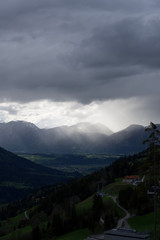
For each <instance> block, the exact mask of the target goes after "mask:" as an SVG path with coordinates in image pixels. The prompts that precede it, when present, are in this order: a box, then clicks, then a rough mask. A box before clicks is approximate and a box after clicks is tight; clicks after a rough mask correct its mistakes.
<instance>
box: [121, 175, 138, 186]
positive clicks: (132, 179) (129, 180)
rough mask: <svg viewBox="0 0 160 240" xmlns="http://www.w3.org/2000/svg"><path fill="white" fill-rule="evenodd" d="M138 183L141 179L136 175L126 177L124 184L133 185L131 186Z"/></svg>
mask: <svg viewBox="0 0 160 240" xmlns="http://www.w3.org/2000/svg"><path fill="white" fill-rule="evenodd" d="M138 181H140V178H139V176H136V175H132V176H125V177H124V179H123V182H124V183H131V184H134V183H136V182H138Z"/></svg>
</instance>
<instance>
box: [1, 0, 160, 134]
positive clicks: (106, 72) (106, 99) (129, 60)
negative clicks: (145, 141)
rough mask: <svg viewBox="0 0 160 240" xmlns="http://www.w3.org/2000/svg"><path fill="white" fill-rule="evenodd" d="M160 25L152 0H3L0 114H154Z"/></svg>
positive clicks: (108, 118)
mask: <svg viewBox="0 0 160 240" xmlns="http://www.w3.org/2000/svg"><path fill="white" fill-rule="evenodd" d="M159 29H160V3H159V1H158V0H141V1H139V0H134V1H129V0H112V1H110V0H81V1H75V0H27V1H26V0H5V1H1V2H0V52H1V54H0V102H1V104H0V120H1V121H6V120H12V119H19V118H21V119H23V120H25V119H26V120H29V121H33V122H35V123H37V124H39V126H41V127H43V126H52V124H53V119H54V124H53V125H55V126H56V125H57V123H59V125H60V124H64V123H67V124H69V125H71V124H72V123H73V124H74V123H77V122H78V121H95V119H96V121H100V122H103V123H104V122H105V123H106V124H108V125H109V126H110V127H111V128H112V129H114V126H115V125H116V124H117V129H118V128H122V127H124V125H126V124H129V123H131V122H137V123H141V124H147V123H146V122H149V121H151V120H155V121H157V119H159V117H160V116H159V110H160V109H159V106H160V104H159V102H160V97H159V89H160V80H159V79H160V44H159V43H160V31H159ZM34 102H35V103H34ZM55 102H58V103H55ZM43 105H44V107H42V106H43ZM37 106H38V109H37ZM44 108H45V109H46V111H45V110H44ZM42 109H43V111H42ZM58 109H59V110H58ZM47 111H48V112H47ZM51 111H53V112H54V113H55V114H51ZM95 112H96V113H95ZM65 113H66V114H65ZM93 113H94V114H93ZM118 116H119V123H118V121H117V120H116V121H115V119H116V118H118ZM120 116H121V117H120ZM113 123H114V124H113ZM113 125H114V126H113ZM117 129H116V128H115V130H117Z"/></svg>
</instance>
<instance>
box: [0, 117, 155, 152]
mask: <svg viewBox="0 0 160 240" xmlns="http://www.w3.org/2000/svg"><path fill="white" fill-rule="evenodd" d="M158 126H159V125H158ZM147 136H148V133H147V132H145V127H144V126H141V125H131V126H129V127H128V128H126V129H124V130H122V131H119V132H116V133H113V132H112V131H111V130H110V129H109V128H107V127H105V126H104V125H102V124H90V123H79V124H76V125H73V126H70V127H69V126H61V127H55V128H51V129H40V128H38V127H37V126H36V125H34V124H32V123H30V122H24V121H11V122H8V123H0V146H1V147H3V148H5V149H7V150H9V151H12V152H28V153H122V154H129V153H135V152H139V151H142V150H143V149H144V148H145V146H144V145H143V144H142V142H143V140H145V139H146V138H147Z"/></svg>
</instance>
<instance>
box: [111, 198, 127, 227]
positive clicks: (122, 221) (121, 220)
mask: <svg viewBox="0 0 160 240" xmlns="http://www.w3.org/2000/svg"><path fill="white" fill-rule="evenodd" d="M111 198H112V199H113V201H114V202H115V203H116V204H117V206H118V207H120V208H121V209H122V210H123V211H124V212H125V213H126V216H125V217H123V218H121V219H120V220H119V221H118V223H117V228H121V227H122V224H123V223H124V226H123V227H124V228H126V229H131V227H130V226H129V224H128V222H127V219H128V218H130V217H131V215H130V213H129V212H128V211H127V210H126V209H125V208H123V207H122V206H120V205H119V203H118V202H117V198H116V197H112V196H111Z"/></svg>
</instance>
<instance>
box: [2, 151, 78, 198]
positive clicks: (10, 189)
mask: <svg viewBox="0 0 160 240" xmlns="http://www.w3.org/2000/svg"><path fill="white" fill-rule="evenodd" d="M75 176H76V175H75ZM70 177H74V174H65V173H64V172H61V171H58V170H53V169H50V168H47V167H44V166H41V165H38V164H35V163H33V162H31V161H29V160H27V159H24V158H22V157H19V156H17V155H15V154H13V153H11V152H8V151H6V150H5V149H3V148H0V196H1V198H2V199H3V200H4V202H5V199H8V200H13V199H17V198H19V197H22V195H24V194H25V193H26V192H29V191H31V189H34V188H38V187H41V186H46V185H53V184H57V183H61V182H64V181H67V180H68V179H70ZM16 195H17V196H16ZM2 202H3V201H2Z"/></svg>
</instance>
